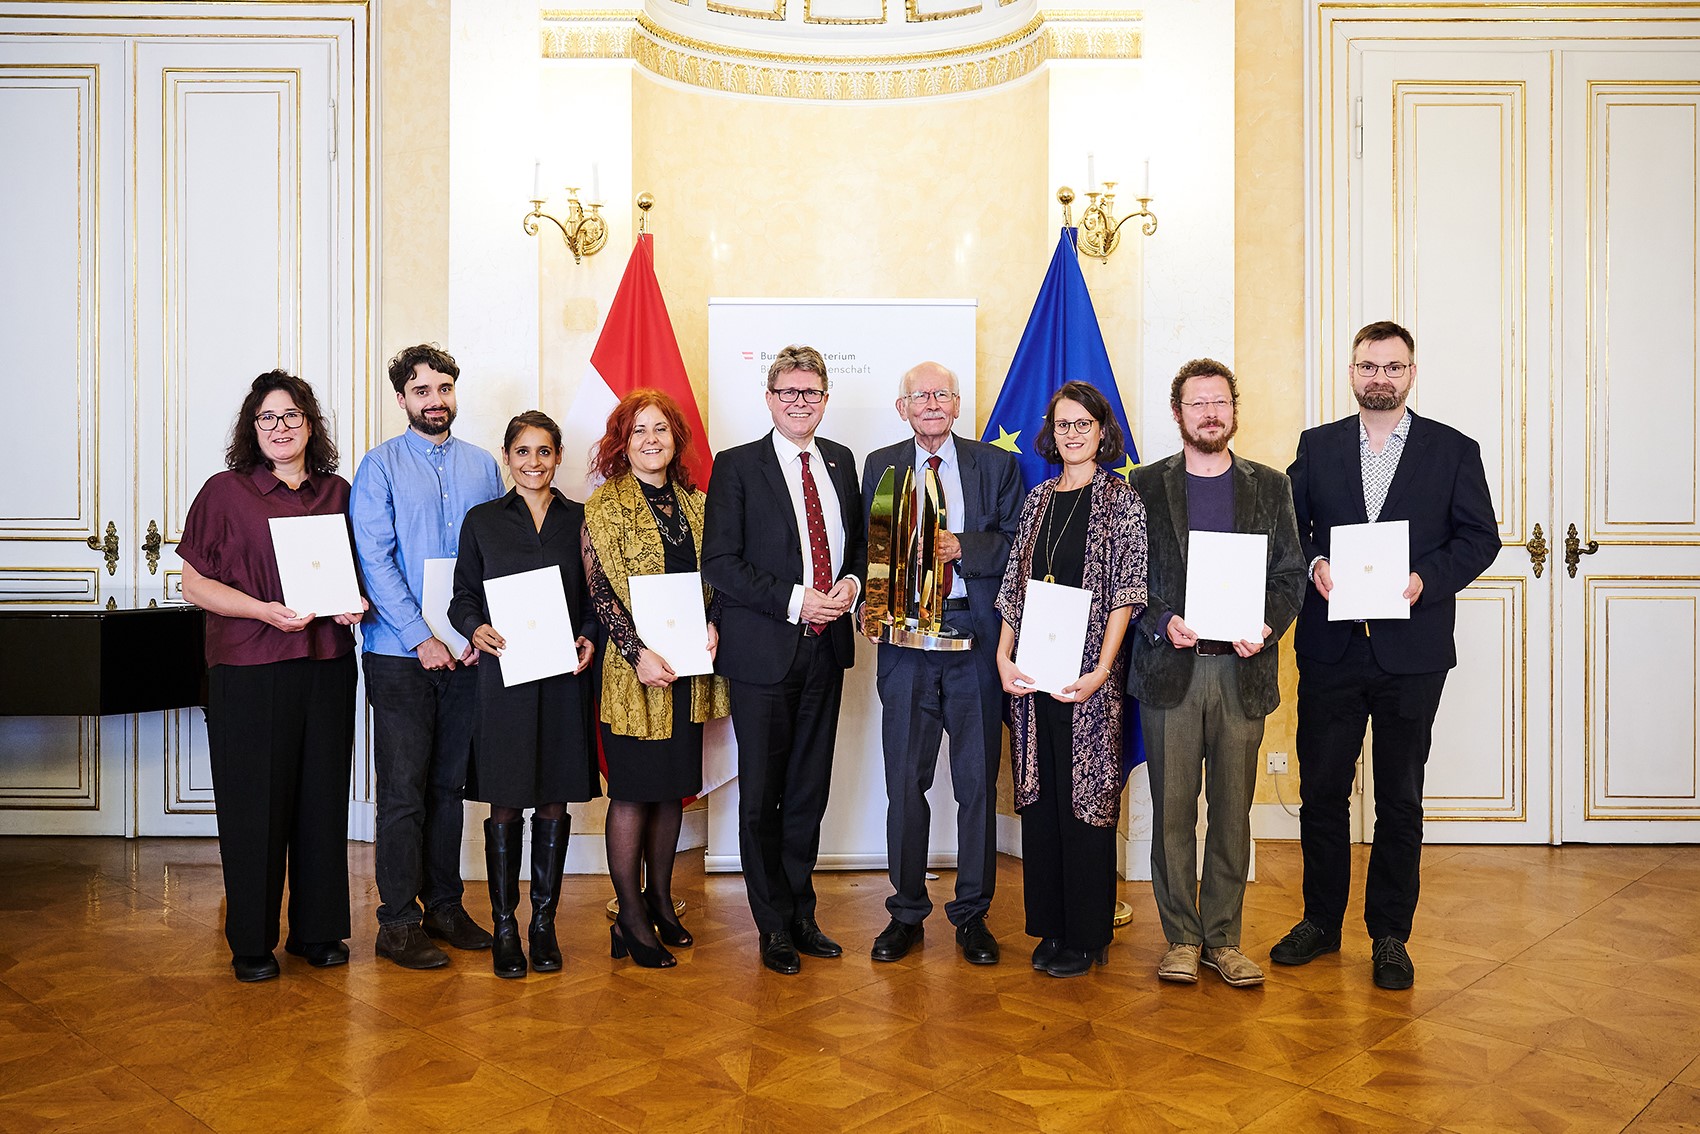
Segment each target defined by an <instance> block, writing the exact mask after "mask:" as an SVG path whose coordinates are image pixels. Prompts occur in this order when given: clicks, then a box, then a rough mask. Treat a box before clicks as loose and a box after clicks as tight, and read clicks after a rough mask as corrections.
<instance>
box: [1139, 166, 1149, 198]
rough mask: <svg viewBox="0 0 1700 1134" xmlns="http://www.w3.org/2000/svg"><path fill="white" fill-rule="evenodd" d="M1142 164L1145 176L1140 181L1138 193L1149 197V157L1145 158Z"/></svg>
mask: <svg viewBox="0 0 1700 1134" xmlns="http://www.w3.org/2000/svg"><path fill="white" fill-rule="evenodd" d="M1144 166H1145V176H1144V179H1143V180H1142V181H1141V182H1140V187H1139V195H1140V196H1141V197H1149V196H1151V159H1150V158H1146V159H1145V162H1144Z"/></svg>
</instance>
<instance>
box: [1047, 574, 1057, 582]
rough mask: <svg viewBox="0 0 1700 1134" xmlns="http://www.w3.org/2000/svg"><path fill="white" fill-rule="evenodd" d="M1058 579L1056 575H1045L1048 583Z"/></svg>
mask: <svg viewBox="0 0 1700 1134" xmlns="http://www.w3.org/2000/svg"><path fill="white" fill-rule="evenodd" d="M1056 581H1057V577H1056V576H1055V575H1046V576H1045V582H1047V583H1054V582H1056Z"/></svg>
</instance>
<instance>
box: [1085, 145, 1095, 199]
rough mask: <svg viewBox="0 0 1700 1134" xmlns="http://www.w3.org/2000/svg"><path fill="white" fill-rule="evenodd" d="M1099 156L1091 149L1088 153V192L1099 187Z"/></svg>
mask: <svg viewBox="0 0 1700 1134" xmlns="http://www.w3.org/2000/svg"><path fill="white" fill-rule="evenodd" d="M1097 166H1098V156H1097V155H1096V154H1094V153H1092V152H1091V151H1090V150H1089V151H1087V154H1086V191H1087V192H1088V193H1090V192H1092V190H1094V189H1096V188H1098V169H1097Z"/></svg>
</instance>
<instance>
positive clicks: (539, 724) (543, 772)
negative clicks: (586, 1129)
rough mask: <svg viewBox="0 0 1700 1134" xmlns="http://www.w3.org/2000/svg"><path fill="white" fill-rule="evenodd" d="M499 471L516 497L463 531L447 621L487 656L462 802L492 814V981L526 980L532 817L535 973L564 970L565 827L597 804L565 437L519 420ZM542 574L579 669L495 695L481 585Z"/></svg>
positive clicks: (494, 650)
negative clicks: (524, 901)
mask: <svg viewBox="0 0 1700 1134" xmlns="http://www.w3.org/2000/svg"><path fill="white" fill-rule="evenodd" d="M502 459H503V460H504V461H505V462H506V463H507V466H508V473H509V475H510V476H512V478H513V482H514V487H513V490H512V491H510V492H509V493H508V494H507V495H506V496H503V497H502V498H501V499H499V500H492V501H490V502H489V503H487V504H480V505H478V506H477V507H476V508H473V509H472V510H471V511H469V512H468V513H467V514H466V520H465V522H464V523H463V525H462V526H461V532H460V555H459V558H458V559H457V561H456V563H455V594H454V601H453V602H452V603H450V605H449V620H450V621H451V622H453V623H454V626H455V629H457V630H459V631H460V632H461V633H462V634H465V635H466V636H467V638H469V639H470V640H471V642H472V644H473V645H474V646H476V647H477V648H478V649H479V650H480V651H481V652H482V653H483V654H484V660H483V662H482V663H481V664H480V665H479V667H478V728H477V734H476V736H477V743H476V745H475V746H474V750H473V757H472V764H471V767H470V768H469V770H468V772H467V784H466V797H467V798H468V799H475V800H480V801H482V802H484V803H488V804H490V818H489V819H487V820H485V822H484V863H485V867H486V870H487V872H488V877H489V884H490V909H491V913H492V915H493V916H494V918H495V922H496V926H495V938H496V943H495V947H494V949H493V950H492V953H491V964H492V965H493V967H494V968H495V970H496V975H497V976H499V977H518V976H524V975H525V968H526V961H525V953H524V952H523V951H522V950H521V949H520V943H519V924H518V922H517V921H516V920H515V918H514V910H515V908H516V907H517V906H518V905H519V860H520V853H521V847H522V845H523V843H524V839H525V827H524V822H525V818H524V812H525V809H526V808H528V807H530V808H534V809H535V810H534V813H533V815H532V817H531V926H530V929H529V932H528V934H527V936H528V937H529V938H530V942H531V967H532V968H534V969H536V970H537V971H538V972H554V971H556V970H558V969H559V968H560V967H561V950H560V946H559V945H557V944H556V941H555V907H556V905H557V903H558V902H559V900H560V893H561V873H562V871H563V869H564V868H565V865H566V860H567V834H568V832H569V830H570V827H571V819H570V818H569V817H568V816H567V813H566V810H567V804H568V803H581V802H583V801H585V800H587V799H594V798H595V797H596V796H597V795H599V794H601V793H600V792H599V791H598V790H597V783H596V761H595V757H594V751H595V749H594V746H593V739H592V736H591V731H590V689H589V687H588V682H587V681H586V680H584V679H581V678H580V677H579V675H580V674H582V673H583V672H584V671H585V669H586V668H588V667H589V665H590V659H591V655H592V653H593V652H594V647H593V646H592V645H591V642H590V639H589V638H588V637H587V636H586V634H585V629H584V628H586V627H589V626H592V625H594V619H593V618H592V616H591V613H590V594H589V591H588V589H587V588H586V586H585V569H584V540H583V532H584V506H583V505H582V504H579V503H577V502H575V501H572V500H568V499H567V498H566V497H565V496H563V495H561V493H560V492H558V491H556V490H555V489H554V488H553V487H551V485H550V481H551V480H553V479H554V476H555V470H556V469H557V468H558V467H560V464H561V428H560V426H558V425H556V424H555V423H554V421H553V420H551V419H550V418H549V417H548V416H547V415H545V414H543V413H541V412H539V411H537V410H527V411H526V412H525V413H522V414H520V415H519V416H518V417H516V418H514V419H513V420H512V421H511V422H509V423H508V432H507V436H506V437H505V438H504V439H503V441H502ZM541 567H558V568H559V569H560V572H561V585H562V586H563V587H564V588H565V590H566V594H567V605H568V607H569V609H571V610H572V612H573V614H574V616H575V619H576V621H577V623H578V625H579V627H580V633H579V635H578V638H577V643H576V644H577V649H578V668H577V669H575V670H574V671H573V672H572V673H563V674H559V675H557V676H555V677H546V678H543V679H542V680H540V681H530V682H526V683H525V684H523V685H515V686H512V687H507V686H504V685H503V683H502V661H501V657H502V650H503V648H504V647H505V646H506V645H507V643H506V641H505V640H504V639H503V637H502V635H501V633H500V631H499V630H498V628H497V627H494V626H492V625H491V624H490V611H489V608H488V606H487V605H486V603H485V599H484V581H485V580H486V579H494V578H500V577H502V576H505V575H516V574H519V573H520V572H522V571H533V570H536V569H538V568H541Z"/></svg>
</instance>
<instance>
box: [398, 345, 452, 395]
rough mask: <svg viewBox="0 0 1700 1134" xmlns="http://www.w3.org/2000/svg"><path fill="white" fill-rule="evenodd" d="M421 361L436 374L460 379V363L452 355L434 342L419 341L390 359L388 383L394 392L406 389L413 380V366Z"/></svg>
mask: <svg viewBox="0 0 1700 1134" xmlns="http://www.w3.org/2000/svg"><path fill="white" fill-rule="evenodd" d="M421 362H423V363H424V364H425V365H426V366H427V367H429V368H430V369H432V370H435V371H436V372H437V373H438V374H447V375H448V376H449V377H450V378H453V379H455V380H456V381H459V379H460V364H459V363H457V362H456V361H455V356H454V355H452V354H450V353H449V352H448V351H446V350H444V349H443V348H442V347H440V346H437V345H435V344H434V343H420V344H419V345H418V346H410V347H408V348H407V349H406V350H403V351H401V352H400V353H398V354H397V355H396V356H395V357H394V358H392V359H390V362H389V367H388V370H389V375H390V385H392V386H394V387H395V392H396V393H398V394H399V393H401V392H402V391H403V390H405V389H407V384H408V383H409V382H411V381H412V380H413V369H414V367H416V366H418V365H419V364H420V363H421Z"/></svg>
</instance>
